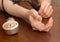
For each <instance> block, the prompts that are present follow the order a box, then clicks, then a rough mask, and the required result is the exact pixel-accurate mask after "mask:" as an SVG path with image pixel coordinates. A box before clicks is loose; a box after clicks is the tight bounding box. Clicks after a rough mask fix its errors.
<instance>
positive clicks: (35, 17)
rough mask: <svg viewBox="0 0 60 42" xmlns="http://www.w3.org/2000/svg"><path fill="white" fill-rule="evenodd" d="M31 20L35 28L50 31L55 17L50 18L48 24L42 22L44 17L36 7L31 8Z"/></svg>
mask: <svg viewBox="0 0 60 42" xmlns="http://www.w3.org/2000/svg"><path fill="white" fill-rule="evenodd" d="M28 14H29V21H30V24H31V26H32V29H33V30H39V31H45V32H48V31H49V30H50V28H51V27H52V25H53V19H52V18H49V20H48V22H47V23H46V24H43V23H42V17H41V16H40V15H39V14H38V12H37V11H36V10H34V9H31V10H30V11H29V12H28Z"/></svg>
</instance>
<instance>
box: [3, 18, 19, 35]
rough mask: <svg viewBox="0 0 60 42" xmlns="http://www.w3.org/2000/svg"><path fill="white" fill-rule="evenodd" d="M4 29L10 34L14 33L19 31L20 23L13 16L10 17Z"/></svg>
mask: <svg viewBox="0 0 60 42" xmlns="http://www.w3.org/2000/svg"><path fill="white" fill-rule="evenodd" d="M2 27H3V30H4V31H5V33H6V34H8V35H13V34H16V33H18V31H19V23H18V22H17V21H15V20H14V19H13V18H8V20H7V21H6V22H5V23H4V24H3V25H2Z"/></svg>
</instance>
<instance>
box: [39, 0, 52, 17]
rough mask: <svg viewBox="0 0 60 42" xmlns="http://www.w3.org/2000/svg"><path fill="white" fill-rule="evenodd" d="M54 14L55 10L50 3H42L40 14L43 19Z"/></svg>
mask: <svg viewBox="0 0 60 42" xmlns="http://www.w3.org/2000/svg"><path fill="white" fill-rule="evenodd" d="M52 12H53V8H52V5H51V4H50V3H49V2H47V1H43V2H41V7H40V9H39V11H38V13H39V14H40V15H41V16H42V17H44V18H48V17H50V16H51V14H52Z"/></svg>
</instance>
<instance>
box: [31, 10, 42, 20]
mask: <svg viewBox="0 0 60 42" xmlns="http://www.w3.org/2000/svg"><path fill="white" fill-rule="evenodd" d="M32 12H33V13H32V14H31V16H33V17H34V18H36V19H37V20H39V21H42V17H41V16H40V15H39V14H38V12H37V11H36V10H32Z"/></svg>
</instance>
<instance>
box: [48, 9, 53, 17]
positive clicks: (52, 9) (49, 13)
mask: <svg viewBox="0 0 60 42" xmlns="http://www.w3.org/2000/svg"><path fill="white" fill-rule="evenodd" d="M52 13H53V9H52V10H51V11H50V13H48V14H49V15H48V17H50V16H51V14H52Z"/></svg>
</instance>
